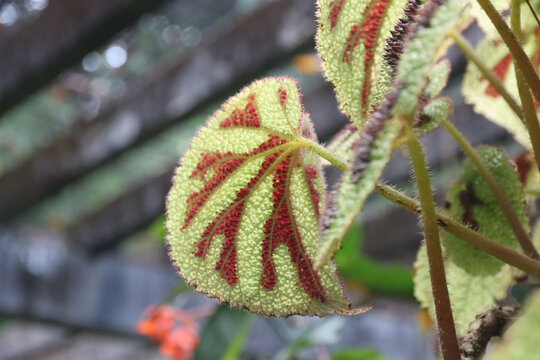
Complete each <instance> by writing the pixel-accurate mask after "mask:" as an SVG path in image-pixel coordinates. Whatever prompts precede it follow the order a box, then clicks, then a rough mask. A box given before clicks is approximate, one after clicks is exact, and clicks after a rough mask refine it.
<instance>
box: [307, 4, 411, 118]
mask: <svg viewBox="0 0 540 360" xmlns="http://www.w3.org/2000/svg"><path fill="white" fill-rule="evenodd" d="M407 3H408V0H319V1H318V2H317V5H318V11H317V14H316V15H317V20H318V24H319V28H318V31H317V38H316V40H317V50H318V53H319V55H320V57H321V58H322V60H323V71H324V75H325V76H326V78H327V79H328V81H330V82H331V83H332V84H333V85H334V87H335V90H336V95H337V98H338V101H339V106H340V109H341V111H342V112H343V113H344V114H346V115H347V116H348V117H349V118H350V119H351V121H352V123H353V124H354V125H355V126H357V127H358V128H361V125H362V124H363V123H364V122H365V121H366V119H367V117H368V115H369V111H370V110H372V107H373V106H376V105H378V104H379V102H380V100H381V98H382V96H383V95H384V94H385V93H386V92H387V91H388V90H389V89H390V87H391V85H390V80H391V75H390V74H391V68H390V66H389V65H388V64H387V63H386V62H385V61H383V55H384V53H385V47H386V41H385V40H386V39H387V38H389V37H390V30H392V28H393V27H394V25H395V24H396V22H397V21H398V20H399V19H400V18H401V17H403V15H404V13H405V11H404V8H405V6H406V4H407Z"/></svg>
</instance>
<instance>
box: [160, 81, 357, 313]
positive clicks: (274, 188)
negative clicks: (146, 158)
mask: <svg viewBox="0 0 540 360" xmlns="http://www.w3.org/2000/svg"><path fill="white" fill-rule="evenodd" d="M305 139H309V140H316V138H315V135H314V132H313V129H312V126H311V122H310V119H309V116H308V115H307V114H306V113H304V112H303V109H302V105H301V102H300V94H299V92H298V89H297V86H296V82H295V81H294V80H292V79H289V78H284V77H282V78H268V79H265V80H262V81H257V82H254V83H253V84H251V85H250V86H248V87H246V88H244V89H243V90H242V91H241V92H240V93H239V94H238V95H236V96H234V97H232V98H230V99H229V100H228V101H227V103H225V104H224V105H223V107H222V109H220V110H218V111H217V112H216V113H215V114H214V116H212V117H211V118H210V119H209V120H208V122H207V124H206V126H205V127H204V128H202V129H201V130H200V131H199V133H198V135H197V136H196V137H195V138H194V139H193V141H192V143H191V146H190V149H189V150H188V151H187V152H186V153H185V154H184V156H183V158H182V160H181V163H180V166H179V167H178V169H177V171H176V175H175V177H174V186H173V188H172V189H171V191H170V193H169V197H168V210H167V224H166V225H167V230H168V236H167V240H168V242H169V246H170V255H171V257H172V259H173V260H174V263H175V264H176V266H177V268H178V271H179V273H180V274H181V275H182V277H183V278H184V279H185V281H186V282H187V283H188V284H190V285H192V286H194V287H195V288H196V289H197V290H198V291H200V292H203V293H206V294H207V295H209V296H210V297H216V298H218V299H219V300H220V301H223V302H227V303H229V304H230V305H231V306H233V307H242V308H247V309H248V310H250V311H251V312H254V313H259V314H265V315H275V316H288V315H292V314H301V315H319V316H322V315H327V314H332V313H350V310H349V307H350V305H349V302H348V300H347V299H346V298H345V297H344V295H343V290H342V288H341V284H340V281H339V278H338V277H337V275H336V269H335V266H334V265H333V264H328V265H327V266H325V267H323V268H320V269H318V270H315V269H314V268H313V265H312V260H311V259H312V257H313V256H314V254H315V252H316V249H317V248H318V242H319V232H318V225H319V219H320V216H321V212H322V210H323V204H324V196H325V195H324V191H325V184H324V180H323V178H322V175H321V165H320V161H319V158H318V156H317V155H316V154H314V153H312V152H311V151H309V150H307V149H305V148H304V147H303V145H305V144H303V143H302V142H303V141H304V142H305ZM362 310H363V309H359V310H358V311H356V313H358V312H361V311H362Z"/></svg>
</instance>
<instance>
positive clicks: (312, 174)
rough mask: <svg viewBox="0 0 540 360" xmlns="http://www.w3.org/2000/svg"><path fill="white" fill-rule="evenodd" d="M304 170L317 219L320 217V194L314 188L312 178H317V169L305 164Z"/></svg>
mask: <svg viewBox="0 0 540 360" xmlns="http://www.w3.org/2000/svg"><path fill="white" fill-rule="evenodd" d="M304 172H305V174H306V180H307V183H308V186H309V192H310V194H311V199H312V200H313V207H315V212H316V213H317V219H319V218H320V213H319V201H320V195H319V192H318V191H317V189H315V185H314V184H313V180H315V179H316V178H317V176H318V173H317V170H316V169H315V168H313V167H311V166H306V167H305V168H304Z"/></svg>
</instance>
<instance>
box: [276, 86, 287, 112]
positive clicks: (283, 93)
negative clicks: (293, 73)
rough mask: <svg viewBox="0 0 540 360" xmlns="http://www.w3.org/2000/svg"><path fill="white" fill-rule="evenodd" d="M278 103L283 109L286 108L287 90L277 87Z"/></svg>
mask: <svg viewBox="0 0 540 360" xmlns="http://www.w3.org/2000/svg"><path fill="white" fill-rule="evenodd" d="M278 96H279V103H280V104H281V106H282V107H283V110H287V90H285V89H283V88H279V90H278Z"/></svg>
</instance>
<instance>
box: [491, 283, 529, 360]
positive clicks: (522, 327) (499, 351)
mask: <svg viewBox="0 0 540 360" xmlns="http://www.w3.org/2000/svg"><path fill="white" fill-rule="evenodd" d="M539 328H540V291H536V293H534V294H533V295H531V296H530V298H529V301H527V303H526V304H525V306H524V307H523V313H522V314H521V316H520V317H519V319H518V320H517V321H516V322H515V323H514V324H513V325H512V326H511V327H510V328H509V329H508V330H507V331H506V333H505V334H504V337H503V339H502V341H501V342H500V343H499V344H497V345H496V346H495V347H493V350H492V352H491V355H490V356H489V359H490V360H521V359H536V358H538V344H539V343H540V331H538V329H539Z"/></svg>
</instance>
